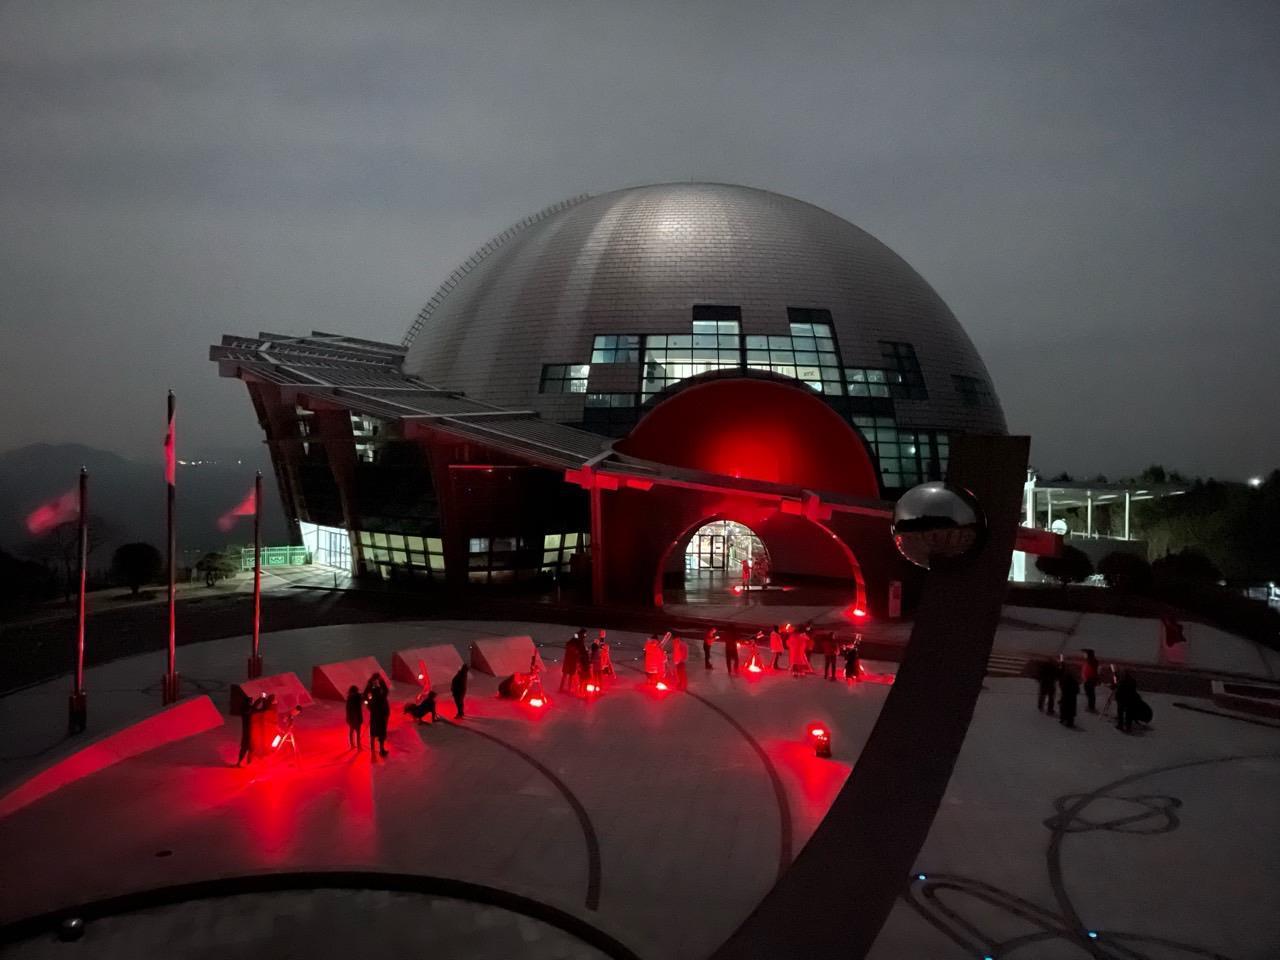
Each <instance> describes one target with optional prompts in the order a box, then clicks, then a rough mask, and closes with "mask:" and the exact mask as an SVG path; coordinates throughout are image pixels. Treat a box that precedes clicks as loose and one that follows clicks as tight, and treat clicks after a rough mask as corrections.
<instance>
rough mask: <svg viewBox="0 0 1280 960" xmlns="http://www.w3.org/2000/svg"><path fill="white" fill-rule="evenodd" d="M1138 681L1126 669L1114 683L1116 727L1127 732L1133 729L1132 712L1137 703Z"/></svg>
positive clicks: (1134, 711) (1134, 710) (1133, 712)
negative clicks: (1118, 680)
mask: <svg viewBox="0 0 1280 960" xmlns="http://www.w3.org/2000/svg"><path fill="white" fill-rule="evenodd" d="M1138 700H1139V697H1138V681H1137V679H1136V678H1135V677H1134V675H1133V674H1132V673H1131V672H1130V671H1128V670H1126V671H1125V672H1124V673H1122V674H1121V675H1120V682H1119V683H1117V684H1116V729H1117V730H1120V731H1122V732H1124V733H1129V732H1130V731H1131V730H1132V729H1133V721H1134V720H1135V719H1136V717H1135V716H1134V714H1135V713H1136V712H1137V710H1136V708H1137V705H1138Z"/></svg>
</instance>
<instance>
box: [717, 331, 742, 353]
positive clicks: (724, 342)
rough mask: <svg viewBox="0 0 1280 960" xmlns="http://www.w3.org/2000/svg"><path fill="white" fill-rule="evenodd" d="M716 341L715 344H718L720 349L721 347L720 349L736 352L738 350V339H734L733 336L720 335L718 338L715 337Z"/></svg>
mask: <svg viewBox="0 0 1280 960" xmlns="http://www.w3.org/2000/svg"><path fill="white" fill-rule="evenodd" d="M716 341H717V343H718V344H719V346H720V347H722V348H727V349H730V350H737V349H738V338H737V337H734V336H725V335H724V334H721V335H720V336H718V337H716Z"/></svg>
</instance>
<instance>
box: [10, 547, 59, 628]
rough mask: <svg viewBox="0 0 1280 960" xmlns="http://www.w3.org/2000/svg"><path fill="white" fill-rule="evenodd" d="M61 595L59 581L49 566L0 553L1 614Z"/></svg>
mask: <svg viewBox="0 0 1280 960" xmlns="http://www.w3.org/2000/svg"><path fill="white" fill-rule="evenodd" d="M57 595H58V578H57V577H56V576H55V575H54V574H53V572H52V571H51V570H50V569H49V568H48V567H46V566H43V565H42V564H39V563H36V562H34V561H32V560H22V559H19V558H18V557H14V556H10V555H9V554H7V553H5V552H4V551H3V550H0V615H3V614H9V613H14V612H17V611H20V610H24V609H26V608H28V607H31V606H34V605H35V604H37V603H39V602H40V601H42V600H50V599H52V598H54V597H56V596H57Z"/></svg>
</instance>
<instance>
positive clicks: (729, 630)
mask: <svg viewBox="0 0 1280 960" xmlns="http://www.w3.org/2000/svg"><path fill="white" fill-rule="evenodd" d="M724 668H725V669H726V670H727V671H729V676H731V677H732V676H733V675H734V674H736V673H737V672H738V632H737V631H736V630H735V629H734V628H733V627H726V628H725V631H724Z"/></svg>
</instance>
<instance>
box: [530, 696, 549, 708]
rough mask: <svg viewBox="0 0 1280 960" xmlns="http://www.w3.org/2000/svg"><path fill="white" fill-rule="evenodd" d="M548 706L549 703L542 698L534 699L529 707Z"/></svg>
mask: <svg viewBox="0 0 1280 960" xmlns="http://www.w3.org/2000/svg"><path fill="white" fill-rule="evenodd" d="M546 705H547V701H545V700H543V699H542V698H541V697H534V698H533V699H531V700H530V701H529V706H531V707H545V706H546Z"/></svg>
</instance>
